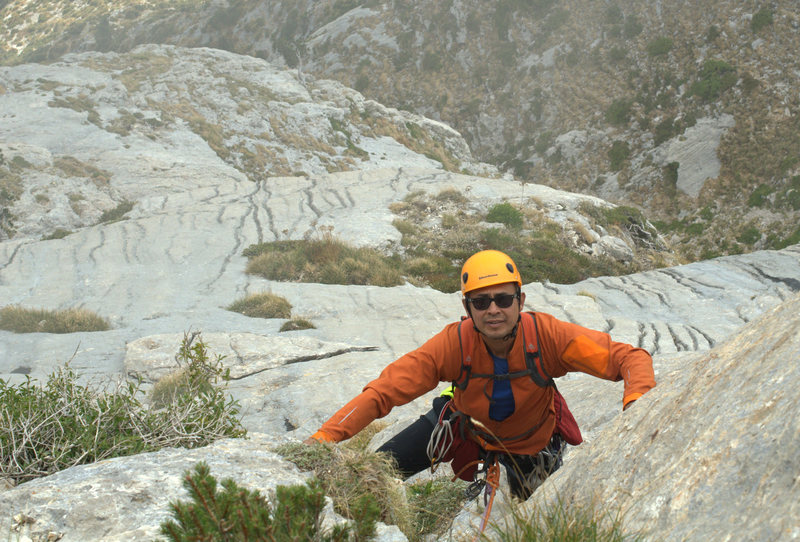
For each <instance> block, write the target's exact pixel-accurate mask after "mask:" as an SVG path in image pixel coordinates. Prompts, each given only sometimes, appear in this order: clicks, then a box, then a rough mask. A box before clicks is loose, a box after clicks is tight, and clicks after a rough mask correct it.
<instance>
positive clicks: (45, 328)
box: [0, 305, 110, 333]
mask: <svg viewBox="0 0 800 542" xmlns="http://www.w3.org/2000/svg"><path fill="white" fill-rule="evenodd" d="M109 328H110V325H109V323H108V320H106V319H105V318H103V317H101V316H98V315H97V314H95V313H93V312H92V311H89V310H87V309H66V310H60V311H53V310H47V309H30V308H25V307H22V306H19V305H8V306H6V307H3V308H2V309H0V329H5V330H7V331H13V332H14V333H78V332H83V331H106V330H108V329H109Z"/></svg>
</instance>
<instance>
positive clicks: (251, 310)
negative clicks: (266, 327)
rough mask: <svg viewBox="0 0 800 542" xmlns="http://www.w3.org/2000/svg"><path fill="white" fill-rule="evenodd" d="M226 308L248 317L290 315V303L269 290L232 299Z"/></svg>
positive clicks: (282, 316)
mask: <svg viewBox="0 0 800 542" xmlns="http://www.w3.org/2000/svg"><path fill="white" fill-rule="evenodd" d="M228 310H229V311H233V312H238V313H241V314H244V315H245V316H249V317H250V318H291V317H292V304H291V303H289V301H287V300H286V298H284V297H281V296H279V295H276V294H271V293H269V292H264V293H260V294H252V295H248V296H246V297H244V298H242V299H239V300H238V301H234V302H233V303H231V305H229V306H228Z"/></svg>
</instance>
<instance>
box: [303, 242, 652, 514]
mask: <svg viewBox="0 0 800 542" xmlns="http://www.w3.org/2000/svg"><path fill="white" fill-rule="evenodd" d="M460 278H461V293H462V296H463V299H462V304H463V306H464V309H465V310H466V313H467V316H466V317H464V318H463V319H462V321H461V322H455V323H452V324H449V325H447V326H446V327H445V328H444V330H442V331H441V332H439V333H438V334H436V335H435V336H434V337H432V338H431V339H429V340H428V341H427V342H426V343H425V344H423V345H422V346H421V347H419V348H417V349H416V350H413V351H412V352H409V353H408V354H405V355H404V356H402V357H400V358H399V359H397V360H396V361H394V362H392V363H390V364H389V365H388V366H387V367H386V368H385V369H384V370H383V371H382V372H381V374H380V376H379V377H378V378H377V379H375V380H373V381H372V382H370V383H369V384H367V385H366V387H364V389H363V391H362V392H361V393H360V394H359V395H358V396H356V397H355V398H354V399H352V400H351V401H350V402H349V403H347V404H346V405H345V406H344V407H342V408H341V409H340V410H339V411H338V412H337V413H336V414H334V415H333V416H332V417H331V418H330V419H329V420H328V421H327V422H325V423H324V424H323V425H322V427H320V429H319V430H318V431H317V432H315V433H314V434H313V435H312V436H311V437H309V438H308V439H307V440H306V443H307V444H311V443H314V442H317V441H322V442H340V441H343V440H346V439H348V438H350V437H352V436H353V435H355V434H356V433H358V432H359V431H361V430H362V429H363V428H364V427H366V426H367V425H368V424H369V423H370V422H372V421H373V420H375V419H376V418H381V417H383V416H386V415H387V414H388V413H389V411H390V410H391V409H392V408H393V407H395V406H399V405H403V404H406V403H408V402H410V401H412V400H414V399H416V398H417V397H420V396H421V395H424V394H425V393H427V392H429V391H431V390H433V389H434V388H435V387H436V386H437V385H438V384H439V383H440V382H450V383H451V386H450V387H449V388H448V389H447V390H445V392H444V393H443V394H442V395H440V396H439V397H437V398H436V399H434V400H433V408H432V410H431V411H430V412H428V413H427V414H426V415H425V416H421V417H420V418H419V419H417V420H416V421H415V422H413V423H412V424H411V425H409V426H408V427H407V428H405V429H404V430H402V431H401V432H400V433H398V434H397V435H395V436H394V437H393V438H392V439H390V440H389V441H388V442H386V443H385V444H384V445H383V446H381V448H380V449H379V450H378V451H382V452H386V453H388V454H390V455H391V456H392V457H393V458H394V459H395V460H396V461H397V465H398V467H399V470H400V472H401V473H402V474H403V475H404V476H411V475H413V474H415V473H417V472H420V471H422V470H424V469H425V468H428V467H432V465H433V466H435V465H436V464H437V463H439V462H443V461H444V462H451V466H452V467H453V471H454V473H455V474H456V476H459V477H461V478H464V479H466V480H471V479H473V477H475V476H476V475H477V473H478V472H479V471H478V469H479V466H480V465H484V468H485V465H486V464H488V462H489V461H491V460H494V459H497V460H499V462H500V463H501V464H502V465H504V466H505V468H506V472H507V474H508V480H509V485H510V486H511V490H512V494H513V495H514V496H515V497H518V498H520V499H527V498H528V497H529V496H530V495H531V493H532V492H533V491H534V490H535V489H536V487H538V486H539V485H540V484H541V483H542V481H543V480H544V479H545V478H546V477H547V476H548V475H549V474H551V473H552V472H554V471H555V470H556V469H557V468H558V467H559V466H560V465H561V459H562V454H563V452H564V449H565V446H566V443H570V444H579V443H580V442H581V437H580V431H579V430H578V427H577V424H576V423H575V421H574V418H573V417H572V415H571V414H570V413H569V409H567V407H566V402H565V401H564V400H563V397H561V395H560V394H559V393H558V390H557V389H556V387H555V384H554V382H553V378H556V377H559V376H563V375H564V374H566V373H567V372H570V371H580V372H584V373H588V374H591V375H594V376H596V377H599V378H604V379H607V380H614V381H618V380H624V392H623V399H622V403H623V409H624V408H627V407H629V406H630V405H631V404H632V403H633V402H634V401H636V400H637V399H638V398H640V397H641V396H642V395H643V394H644V393H646V392H647V391H648V390H650V389H651V388H653V387H654V386H655V385H656V382H655V378H654V373H653V362H652V358H651V357H650V354H649V353H648V352H647V351H645V350H643V349H640V348H635V347H633V346H631V345H629V344H624V343H619V342H615V341H612V340H611V337H610V336H609V335H608V334H606V333H603V332H600V331H595V330H591V329H588V328H585V327H581V326H579V325H576V324H572V323H568V322H564V321H561V320H558V319H556V318H555V317H553V316H550V315H548V314H545V313H542V312H523V311H522V308H523V306H524V304H525V294H524V293H523V292H522V291H521V288H522V279H521V276H520V273H519V270H518V269H517V267H516V264H515V263H514V262H513V261H512V259H511V258H510V257H509V256H507V255H506V254H504V253H502V252H499V251H495V250H484V251H481V252H478V253H476V254H474V255H473V256H471V257H470V258H469V259H467V261H466V262H465V263H464V265H463V267H462V270H461V276H460Z"/></svg>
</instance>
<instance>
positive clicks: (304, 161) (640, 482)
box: [0, 6, 800, 541]
mask: <svg viewBox="0 0 800 542" xmlns="http://www.w3.org/2000/svg"><path fill="white" fill-rule="evenodd" d="M7 7H8V6H7ZM0 85H2V89H3V91H2V93H0V145H2V147H1V150H2V153H3V154H2V156H3V163H2V164H0V167H2V171H3V172H4V176H3V182H4V183H5V184H4V185H3V186H4V187H5V188H7V191H8V192H9V194H11V192H12V191H13V195H12V196H10V197H8V199H7V201H6V202H4V207H3V209H5V210H6V212H7V213H8V214H7V215H5V216H7V217H10V218H9V223H8V229H7V230H6V237H5V238H4V239H3V240H2V241H0V300H1V301H0V303H1V304H2V305H6V304H8V305H11V304H20V305H23V306H28V307H45V308H48V309H63V308H68V307H82V308H86V309H89V310H92V311H94V312H97V313H98V314H100V315H102V316H104V317H106V318H108V319H109V321H110V322H111V324H112V329H111V330H109V331H103V332H92V333H88V332H87V333H75V334H64V335H58V334H47V333H31V334H15V333H11V332H8V331H0V378H2V379H3V380H5V381H7V382H10V383H15V382H21V381H23V380H24V379H25V378H26V377H31V378H34V379H43V378H45V377H46V376H47V375H48V374H50V373H51V372H52V371H53V370H54V369H55V368H56V367H59V366H61V365H63V364H64V363H66V362H67V361H69V363H70V365H71V367H73V368H74V369H75V370H76V371H78V372H79V373H80V374H81V378H82V380H83V381H85V382H100V383H109V384H113V383H114V382H118V381H121V380H124V379H126V378H134V377H135V378H139V379H142V380H143V381H144V383H145V386H147V385H149V384H150V383H152V382H153V381H155V380H156V379H157V378H158V377H159V376H160V375H162V374H164V373H165V372H166V371H170V370H172V369H173V368H174V367H175V365H174V363H175V362H174V358H173V356H174V353H175V349H176V347H177V344H178V342H179V340H180V338H181V337H182V336H183V334H184V333H185V332H186V331H189V330H194V331H202V334H203V336H204V338H205V339H207V341H208V344H209V346H210V348H211V350H212V351H213V352H215V353H218V354H221V355H225V356H226V357H225V359H224V362H225V363H226V364H227V366H228V367H229V368H230V369H231V374H232V377H233V380H232V381H231V387H230V390H231V392H232V394H233V395H234V397H235V398H237V399H238V400H239V401H240V403H241V405H242V407H243V423H244V424H245V426H246V428H247V429H248V431H249V432H250V438H249V439H231V440H224V441H219V442H217V443H215V444H213V445H211V446H209V447H206V448H202V449H196V450H181V449H170V450H162V451H159V452H155V453H151V454H141V455H137V456H133V457H129V458H117V459H112V460H106V461H102V462H99V463H97V464H93V465H85V466H80V467H74V468H71V469H68V470H66V471H62V472H60V473H57V474H55V475H52V476H49V477H47V478H43V479H40V480H35V481H32V482H27V483H24V484H21V485H19V486H17V487H12V488H7V489H5V490H0V527H2V528H6V527H12V526H13V525H15V524H19V523H20V522H22V523H23V525H18V526H21V527H22V529H23V531H25V533H26V534H25V535H24V536H29V535H30V536H31V538H34V537H35V536H39V535H44V536H46V535H47V533H50V532H53V533H60V534H62V535H63V536H62V537H61V540H65V541H67V540H150V539H152V538H153V537H154V536H156V535H157V532H158V525H159V524H160V522H161V521H163V520H164V519H166V517H167V514H168V509H167V503H168V502H169V500H171V499H175V498H180V497H182V496H183V495H184V493H183V490H182V489H181V487H180V477H181V475H182V474H183V472H184V471H185V470H186V469H187V468H189V467H190V466H191V465H193V464H194V463H196V462H197V461H199V460H205V461H207V462H208V463H209V465H210V466H211V468H212V473H213V474H215V475H216V476H219V477H220V478H224V477H229V476H231V477H236V478H239V479H240V481H241V482H242V483H243V484H244V485H246V486H247V487H251V488H257V489H261V490H263V491H267V490H269V489H270V488H274V487H275V486H276V485H277V484H291V483H296V482H297V481H299V480H301V479H302V478H303V477H304V476H305V475H303V474H301V473H299V472H298V471H297V470H296V468H295V467H293V466H292V465H290V464H288V463H286V462H285V461H283V460H281V459H280V458H279V457H278V456H277V455H275V454H274V453H273V452H272V451H271V449H272V448H273V447H274V446H275V445H276V444H279V443H282V442H286V441H296V440H302V439H304V438H305V437H307V436H308V435H309V434H311V432H313V431H314V430H315V429H316V428H317V427H318V426H319V424H320V423H321V422H322V421H323V420H325V419H326V418H327V417H328V416H329V415H330V414H331V413H332V412H333V411H334V410H335V409H336V408H337V407H338V406H340V405H341V404H342V403H344V402H345V401H346V400H348V399H349V398H351V397H352V396H353V395H354V394H355V393H357V392H358V391H359V390H360V389H361V388H362V387H363V385H364V384H366V383H367V382H368V381H369V380H370V379H372V378H374V376H376V375H377V374H378V372H379V371H380V370H381V368H382V367H383V366H384V365H385V364H386V363H387V362H389V361H391V360H392V359H394V358H395V357H397V356H399V355H400V354H402V353H404V352H406V351H407V350H409V349H411V348H414V347H416V346H417V345H419V344H420V343H421V342H423V341H424V340H426V339H427V338H428V337H429V336H430V335H431V334H433V333H435V332H436V331H438V330H439V329H441V327H443V325H445V324H446V323H448V322H451V321H453V320H455V319H457V318H458V317H459V316H460V314H461V309H460V300H459V295H458V294H456V293H445V292H441V291H438V290H435V289H432V288H429V287H422V286H414V285H412V284H404V285H401V286H396V287H391V288H382V287H377V286H352V285H325V284H310V283H282V282H275V281H269V280H266V279H263V278H259V277H257V276H253V275H249V274H247V273H245V266H246V258H245V256H244V255H243V254H242V251H243V250H244V249H245V248H246V247H247V246H249V245H250V244H252V243H259V242H268V241H272V240H280V239H301V238H303V237H309V236H314V235H316V234H318V233H319V232H322V231H332V232H335V233H336V234H337V235H339V236H341V238H343V239H345V240H347V241H349V242H351V243H353V244H355V245H359V246H372V247H376V248H380V249H382V250H389V251H391V250H399V247H400V246H401V240H402V234H401V232H400V231H398V229H397V228H396V227H395V226H394V225H393V224H394V221H395V219H396V218H397V217H396V215H395V214H394V213H393V212H392V210H391V208H390V207H391V206H392V204H393V203H397V202H399V201H402V200H403V199H404V198H406V197H407V196H408V195H409V194H411V193H419V192H420V191H424V192H425V193H427V194H432V195H433V194H438V193H441V192H442V191H444V190H452V189H456V190H457V191H458V192H459V193H461V194H462V195H464V197H465V198H467V200H468V201H469V202H470V203H469V207H470V208H471V209H473V211H474V212H476V213H477V212H481V211H485V210H486V209H487V208H488V207H489V206H491V205H492V204H494V203H498V202H503V201H511V202H514V203H516V204H519V205H525V206H530V207H535V209H536V210H537V212H540V213H542V214H543V215H545V216H546V217H547V219H548V220H549V221H552V223H554V224H558V225H560V227H563V228H564V229H565V230H570V229H571V230H572V231H576V232H577V231H583V230H586V231H589V232H593V235H591V234H590V235H586V236H585V237H582V236H578V237H582V238H585V239H586V240H585V241H583V242H584V244H586V245H587V246H589V248H591V243H592V242H594V243H599V241H598V240H599V239H600V238H602V237H604V236H605V237H614V238H615V239H616V242H615V243H621V244H622V245H624V246H627V247H628V250H629V251H630V252H631V253H638V252H639V251H640V250H641V249H640V248H639V247H637V245H636V243H635V241H634V240H633V239H632V238H631V237H630V236H629V234H626V232H625V231H613V232H612V231H606V230H604V229H601V228H599V227H598V226H596V225H594V224H593V223H591V222H590V221H588V220H587V219H586V217H585V215H584V214H582V213H583V211H582V209H585V207H583V205H582V204H587V203H589V204H591V205H595V206H601V207H610V204H609V203H606V202H604V201H602V200H599V199H597V198H595V197H593V196H588V195H581V194H576V193H571V192H565V191H560V190H556V189H553V188H551V187H548V186H544V185H541V184H533V183H521V182H519V180H516V179H514V178H512V177H511V176H508V175H502V174H500V173H498V171H497V169H496V168H494V167H493V166H491V165H487V164H484V163H481V162H480V161H478V160H476V159H474V158H473V157H472V154H471V152H470V150H469V147H468V146H467V145H466V143H465V141H464V139H463V138H461V136H460V135H459V134H458V133H457V132H456V131H455V130H453V129H452V128H449V127H447V126H446V125H444V124H442V123H440V122H437V121H432V120H429V119H426V118H424V117H420V116H417V115H414V114H410V113H407V112H402V111H399V110H396V109H392V108H388V107H384V106H382V105H380V104H378V103H377V102H373V101H370V100H368V99H365V98H364V97H363V96H362V95H361V94H360V93H358V92H356V91H353V90H350V89H348V88H346V87H343V86H342V85H341V84H338V83H335V82H331V81H327V80H318V79H315V78H309V77H306V76H305V75H304V74H303V73H302V72H298V71H297V70H286V69H280V68H278V67H276V66H274V65H271V64H269V63H267V62H266V61H264V60H261V59H256V58H253V57H248V56H242V55H237V54H233V53H229V52H225V51H220V50H215V49H185V48H179V47H172V46H142V47H140V48H137V49H135V50H134V51H132V52H130V53H124V54H123V53H93V52H92V53H83V54H76V55H69V56H66V57H64V58H62V59H61V60H59V61H58V62H54V63H50V64H22V65H19V66H13V67H4V68H0ZM454 164H458V166H454ZM455 170H457V171H455ZM434 222H435V220H434ZM579 226H580V227H579ZM497 227H501V226H497ZM591 228H596V230H591ZM592 239H596V240H595V241H592ZM666 252H667V251H665V253H666ZM665 257H666V256H665ZM799 264H800V248H798V246H790V247H787V248H784V249H782V250H764V251H756V252H752V253H749V254H742V255H736V256H727V257H722V258H717V259H711V260H707V261H702V262H696V263H692V264H688V265H680V266H669V267H663V268H659V269H650V270H648V271H644V272H640V273H634V274H629V275H625V276H619V277H596V278H592V279H588V280H585V281H581V282H579V283H576V284H569V285H564V284H556V283H552V282H548V281H542V282H527V281H526V282H527V283H526V284H525V287H524V288H525V291H526V293H527V296H528V297H527V302H528V308H530V309H535V310H542V311H546V312H550V313H552V314H554V315H556V316H558V317H560V318H564V319H567V320H570V321H574V322H577V323H579V324H583V325H586V326H590V327H594V328H598V329H602V330H605V331H608V332H610V333H611V334H612V335H613V336H614V337H615V338H616V339H618V340H621V341H627V342H631V343H633V344H636V345H639V346H642V347H645V348H647V349H649V350H650V351H651V352H652V353H653V354H654V357H655V368H656V377H657V380H658V381H659V386H658V387H657V388H656V389H655V390H654V391H653V392H651V393H650V394H648V395H647V396H645V397H644V398H642V399H641V400H640V401H639V402H637V404H636V405H635V408H632V409H629V410H628V411H626V412H625V413H624V414H622V413H621V412H620V403H621V392H622V390H621V386H620V385H619V384H618V383H611V382H602V381H597V380H595V379H591V378H589V377H585V376H583V375H570V376H568V377H566V378H563V379H562V382H561V383H560V389H561V390H562V391H563V393H564V394H565V396H566V397H567V399H568V401H569V403H570V406H571V408H572V410H573V412H574V413H575V415H576V417H577V419H578V421H579V423H580V424H581V427H582V429H583V432H584V436H585V438H586V442H585V444H584V445H582V446H580V447H578V448H575V449H572V450H570V452H569V454H568V460H567V464H568V467H565V468H564V469H563V471H562V472H559V473H558V474H557V475H556V476H554V477H553V479H552V480H551V482H552V483H549V484H548V485H547V486H546V487H548V488H550V487H552V488H553V489H554V490H556V489H557V490H558V492H559V493H560V494H561V495H562V496H563V497H565V498H568V499H570V500H573V499H574V500H577V499H578V495H579V494H580V495H586V496H588V495H592V494H594V495H596V497H597V498H598V499H602V500H603V501H613V502H615V503H617V504H618V505H619V506H621V507H622V509H624V510H628V509H631V510H632V512H631V515H630V520H631V523H632V525H633V526H634V527H636V528H640V527H644V526H649V527H652V526H654V525H655V526H656V527H657V529H658V530H657V531H656V532H650V533H649V536H650V537H651V539H653V540H661V539H666V540H691V539H693V538H694V537H695V536H697V537H701V536H702V537H705V536H706V535H708V536H710V535H709V534H708V533H714V534H716V533H722V537H723V538H725V537H726V536H729V537H732V538H737V539H747V540H757V539H762V537H761V535H762V534H763V533H775V535H774V536H773V538H775V539H787V540H791V539H796V538H798V537H800V527H798V525H797V524H796V521H795V519H794V518H796V517H797V508H796V502H797V501H798V495H800V493H798V491H800V486H798V480H797V477H796V473H797V472H798V470H800V465H798V463H797V457H796V454H792V453H790V451H791V450H794V449H796V448H797V446H798V444H800V443H798V441H797V438H798V434H800V433H798V431H797V427H796V423H794V422H793V421H792V420H795V419H796V418H797V416H796V414H797V412H798V409H799V408H800V398H799V397H798V396H797V390H798V389H800V388H799V387H798V386H797V383H798V378H800V374H798V372H797V368H798V367H800V364H798V363H797V361H798V360H797V351H798V348H797V346H798V345H797V344H796V342H797V333H796V330H797V327H798V325H800V324H798V321H797V318H796V316H795V314H796V313H797V303H798V301H797V294H798V291H800V265H799ZM264 291H268V292H273V293H277V294H279V295H281V296H283V297H285V298H287V299H288V300H289V301H290V302H291V304H292V311H293V313H294V314H297V315H301V316H303V317H305V318H308V319H309V320H311V321H312V322H313V323H314V325H315V329H308V330H303V331H293V332H284V333H281V332H279V328H280V325H281V324H282V320H280V319H259V318H248V317H246V316H243V315H241V314H239V313H235V312H231V311H229V310H227V309H226V307H227V306H228V305H229V304H230V303H232V302H233V301H235V300H236V299H238V298H241V297H242V296H244V295H246V294H248V293H255V292H264ZM754 398H755V400H754ZM429 399H430V398H429V397H423V398H420V399H419V400H417V401H414V402H413V403H411V404H410V405H408V406H406V407H404V408H401V409H396V411H395V412H393V413H392V414H390V416H389V417H387V420H386V421H387V422H389V427H388V428H387V429H386V430H385V431H384V432H383V433H381V434H379V435H378V436H377V437H376V441H379V440H380V439H381V438H386V436H387V435H388V434H391V432H392V431H394V430H396V429H397V427H398V425H399V424H402V423H404V422H407V421H408V420H410V419H413V418H415V417H416V416H418V415H419V414H420V413H421V412H423V411H424V410H426V409H427V404H428V401H429ZM704 416H705V417H704ZM787 420H789V422H787ZM770 454H772V455H770ZM765 455H766V456H767V457H768V459H767V460H764V457H765ZM622 459H624V461H622ZM569 465H572V466H571V467H570V466H569ZM676 472H678V473H679V474H680V475H678V474H676ZM587 473H588V474H587ZM587 476H588V479H591V480H593V484H592V486H593V487H592V489H593V490H594V493H591V492H587V491H586V486H585V481H586V480H587ZM545 495H549V493H546V492H542V498H544V496H545ZM712 509H713V514H712V513H711V512H710V510H712ZM694 510H700V511H709V512H708V513H705V512H703V513H700V512H698V513H694ZM502 513H503V510H502V507H501V506H498V511H497V515H498V516H499V517H502ZM19 514H23V516H19ZM15 517H17V518H18V519H16V520H15V519H14V518H15ZM472 517H473V516H472V511H471V510H466V511H465V512H464V514H463V516H462V517H461V518H460V519H459V520H458V521H457V522H456V524H455V527H454V531H453V538H454V539H461V538H464V539H466V538H471V537H472V536H473V535H474V532H473V531H471V530H470V529H471V528H470V527H469V526H468V525H469V522H470V519H471V518H472ZM739 517H747V518H748V521H747V522H746V524H745V525H743V524H741V523H739V522H738V521H736V522H734V521H727V522H726V521H725V518H739ZM26 518H30V519H32V520H34V521H33V522H32V523H28V519H26ZM793 522H794V523H793ZM733 529H735V531H733ZM725 533H729V534H725ZM379 536H380V539H381V540H402V539H403V537H402V535H401V534H400V533H399V532H398V531H397V530H396V529H393V528H392V527H383V528H382V530H381V531H380V535H379Z"/></svg>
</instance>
